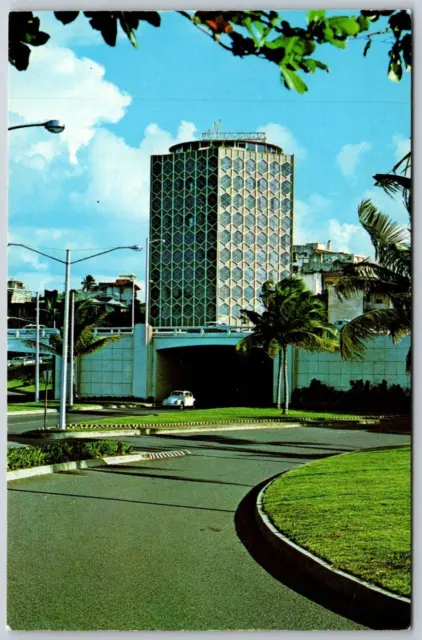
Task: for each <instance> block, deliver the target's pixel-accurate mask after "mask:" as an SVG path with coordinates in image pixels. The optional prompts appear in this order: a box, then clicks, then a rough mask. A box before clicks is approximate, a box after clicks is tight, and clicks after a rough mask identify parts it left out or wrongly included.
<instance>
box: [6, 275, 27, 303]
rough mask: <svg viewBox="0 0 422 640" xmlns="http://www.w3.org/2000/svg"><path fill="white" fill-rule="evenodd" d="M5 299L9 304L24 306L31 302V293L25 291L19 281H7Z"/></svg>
mask: <svg viewBox="0 0 422 640" xmlns="http://www.w3.org/2000/svg"><path fill="white" fill-rule="evenodd" d="M7 298H8V302H9V304H25V303H26V302H31V301H32V291H31V290H30V289H25V285H24V283H23V282H21V281H20V280H13V279H12V280H8V281H7Z"/></svg>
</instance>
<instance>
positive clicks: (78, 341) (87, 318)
mask: <svg viewBox="0 0 422 640" xmlns="http://www.w3.org/2000/svg"><path fill="white" fill-rule="evenodd" d="M107 315H108V313H102V314H101V315H98V308H97V307H96V306H95V305H92V304H91V303H90V301H89V300H86V301H84V302H81V303H79V304H78V305H77V308H76V311H75V326H74V351H73V357H74V363H75V362H76V360H77V359H78V358H84V357H85V356H88V355H90V354H91V353H95V352H96V351H99V350H100V349H103V348H104V347H105V346H106V345H107V344H110V343H111V342H117V341H118V340H120V336H117V335H111V336H96V335H95V329H96V328H97V327H99V326H101V324H102V322H103V321H104V320H105V318H106V317H107ZM24 342H25V344H26V345H27V346H28V347H31V348H34V347H35V345H36V342H35V340H25V341H24ZM43 349H44V350H46V351H49V352H50V353H52V354H54V355H56V356H60V357H62V356H63V330H61V332H60V335H55V336H51V339H50V344H49V345H43Z"/></svg>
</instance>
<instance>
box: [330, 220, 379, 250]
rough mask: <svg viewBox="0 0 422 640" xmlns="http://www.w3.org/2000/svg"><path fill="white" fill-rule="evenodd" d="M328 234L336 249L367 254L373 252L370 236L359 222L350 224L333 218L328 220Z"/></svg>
mask: <svg viewBox="0 0 422 640" xmlns="http://www.w3.org/2000/svg"><path fill="white" fill-rule="evenodd" d="M328 235H329V238H330V240H331V241H332V243H333V245H332V246H333V249H334V250H335V251H346V252H349V251H350V252H353V253H357V254H362V255H365V256H367V255H369V254H371V253H372V252H373V250H371V246H370V240H369V236H368V234H367V233H366V231H365V230H364V229H363V227H362V226H361V225H359V224H349V223H347V222H340V221H339V220H338V219H337V218H331V219H330V220H328Z"/></svg>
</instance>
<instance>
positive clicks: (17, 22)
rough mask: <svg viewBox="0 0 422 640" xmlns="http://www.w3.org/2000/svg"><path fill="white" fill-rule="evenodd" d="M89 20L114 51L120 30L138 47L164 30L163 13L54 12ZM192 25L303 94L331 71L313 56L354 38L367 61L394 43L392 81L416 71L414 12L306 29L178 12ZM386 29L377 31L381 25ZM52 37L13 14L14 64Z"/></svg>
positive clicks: (25, 61)
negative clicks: (147, 33)
mask: <svg viewBox="0 0 422 640" xmlns="http://www.w3.org/2000/svg"><path fill="white" fill-rule="evenodd" d="M80 13H82V14H83V16H84V17H85V18H86V19H88V20H89V23H90V25H91V27H92V28H93V29H95V30H97V31H99V32H100V33H101V35H102V37H103V39H104V42H106V43H107V44H108V45H109V46H111V47H114V46H115V44H116V42H117V35H118V31H119V27H120V29H122V31H123V33H124V34H125V35H126V36H127V37H128V38H129V40H130V42H131V43H132V45H133V46H134V47H137V38H136V33H135V32H136V30H137V29H138V27H139V25H140V23H141V22H147V23H148V24H150V25H151V26H153V27H159V26H160V25H161V16H160V13H159V12H158V11H84V12H80V11H55V12H54V15H55V16H56V18H57V20H59V21H60V22H61V23H62V24H64V25H67V24H70V23H71V22H73V21H74V20H76V18H77V17H78V16H79V14H80ZM178 13H179V15H180V16H181V17H183V18H185V19H187V20H189V21H190V22H191V24H192V26H194V27H196V28H198V29H200V30H201V31H203V32H204V33H206V34H207V35H208V36H210V37H211V38H212V39H213V40H214V41H215V42H216V43H217V44H218V45H219V46H221V47H223V48H224V49H226V50H227V51H229V52H230V53H231V54H232V55H234V56H237V57H241V58H245V57H247V56H255V57H258V58H261V59H263V60H266V61H268V62H272V63H273V64H276V65H277V66H278V68H279V69H280V75H281V79H282V82H283V84H284V86H285V87H286V88H287V89H294V90H296V91H297V92H299V93H304V92H305V91H307V90H308V88H307V86H306V83H305V82H304V80H303V77H302V75H299V74H300V73H301V74H308V73H315V71H316V70H317V69H319V70H321V71H326V72H328V71H329V68H328V66H327V65H326V64H325V63H324V62H322V61H321V60H318V59H316V58H314V57H313V54H314V52H315V51H316V50H317V48H318V47H319V46H320V45H323V44H330V45H332V46H334V47H337V48H339V49H345V48H346V45H347V42H348V40H349V39H351V38H363V39H364V40H365V41H366V42H365V46H364V49H363V55H364V56H366V55H367V53H368V51H369V49H370V47H371V44H372V42H373V39H374V38H378V37H379V36H384V37H387V38H389V39H390V42H391V48H390V50H389V52H388V58H389V61H388V69H387V73H388V77H389V78H390V79H391V80H394V81H396V82H398V81H400V80H401V78H402V76H403V69H406V70H407V71H410V69H411V66H412V37H411V28H412V23H411V16H410V11H405V10H390V11H378V10H364V11H360V12H359V13H358V14H357V15H350V16H331V17H328V16H327V15H326V12H325V11H324V10H318V11H308V12H307V25H306V27H295V26H293V25H291V24H290V23H289V22H288V21H287V20H285V18H284V17H283V15H281V14H280V13H279V12H277V11H196V12H195V11H190V12H186V11H179V12H178ZM380 19H384V22H385V21H386V26H384V27H383V28H381V29H380V30H379V31H376V30H373V25H374V24H375V23H377V22H378V20H380ZM49 37H50V36H49V35H48V34H47V33H45V32H44V31H41V30H40V20H39V18H36V17H34V15H33V13H32V12H30V11H20V12H16V11H14V12H11V13H10V17H9V62H10V63H11V64H12V65H13V66H15V67H16V69H18V70H19V71H23V70H25V69H27V68H28V65H29V62H30V54H31V47H33V46H40V45H43V44H45V43H46V42H47V41H48V39H49Z"/></svg>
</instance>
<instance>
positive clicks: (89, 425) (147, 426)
mask: <svg viewBox="0 0 422 640" xmlns="http://www.w3.org/2000/svg"><path fill="white" fill-rule="evenodd" d="M380 422H381V418H374V419H365V418H362V419H361V420H350V419H348V418H339V419H337V418H336V419H335V420H331V419H326V420H322V419H319V420H318V419H315V418H299V419H297V418H291V419H289V418H287V419H286V418H249V419H248V418H245V419H237V420H210V421H203V420H197V421H192V420H190V421H188V422H182V421H181V422H160V423H156V425H157V426H155V425H154V424H153V423H148V422H146V423H144V424H140V423H139V422H134V423H120V424H119V423H114V425H113V428H112V429H107V432H108V433H109V432H110V431H117V430H118V429H125V430H128V429H130V430H133V429H136V430H142V431H144V430H149V431H150V432H154V433H155V432H157V431H158V430H160V429H162V428H163V427H164V428H166V427H173V426H176V427H184V426H186V427H195V426H201V427H203V426H208V425H236V424H251V423H252V424H272V423H276V424H282V425H287V424H295V425H298V424H310V425H313V426H327V427H328V426H332V425H334V426H336V424H337V423H341V424H345V423H347V424H352V425H367V424H375V425H376V424H380ZM106 426H111V425H106V424H98V422H82V423H81V422H70V423H69V424H68V425H67V427H68V428H70V429H78V431H79V432H80V431H83V430H84V429H91V430H98V431H99V430H100V429H101V428H104V427H106ZM40 431H41V430H40ZM34 433H35V432H34ZM53 433H57V432H52V434H53ZM69 433H70V432H69Z"/></svg>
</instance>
